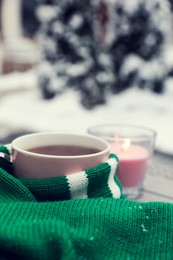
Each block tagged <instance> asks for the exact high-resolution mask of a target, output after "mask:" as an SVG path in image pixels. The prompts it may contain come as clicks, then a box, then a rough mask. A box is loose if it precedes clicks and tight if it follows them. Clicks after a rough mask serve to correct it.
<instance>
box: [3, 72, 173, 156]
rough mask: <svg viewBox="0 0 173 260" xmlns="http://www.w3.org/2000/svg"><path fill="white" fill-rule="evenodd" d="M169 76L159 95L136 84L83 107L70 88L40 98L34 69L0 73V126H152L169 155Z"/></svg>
mask: <svg viewBox="0 0 173 260" xmlns="http://www.w3.org/2000/svg"><path fill="white" fill-rule="evenodd" d="M172 99H173V80H171V79H169V80H168V81H167V84H166V91H165V93H164V94H163V95H157V94H155V93H153V92H150V91H144V90H140V89H138V88H137V87H133V88H130V89H128V90H127V91H125V92H122V93H120V94H116V95H111V96H110V95H108V96H107V104H106V105H102V106H97V107H96V108H94V109H93V110H86V109H85V108H83V107H82V105H81V104H80V96H79V93H78V92H77V91H75V90H73V89H67V90H66V91H65V92H63V93H62V94H60V95H59V96H56V97H55V98H53V99H51V100H43V99H42V96H41V92H40V90H39V87H38V86H37V79H36V73H35V70H34V69H33V70H31V71H28V72H25V73H12V74H8V75H4V76H2V75H1V76H0V126H4V125H7V126H8V127H9V128H10V129H11V130H12V129H15V130H16V129H26V130H33V131H59V132H62V131H65V132H76V133H86V132H87V129H88V128H89V127H90V126H92V125H96V124H106V123H111V124H113V123H115V124H116V123H125V124H135V125H141V126H145V127H149V128H152V129H154V130H155V131H156V132H157V138H156V150H158V151H160V152H163V153H166V154H170V155H173V138H172V133H173V102H172Z"/></svg>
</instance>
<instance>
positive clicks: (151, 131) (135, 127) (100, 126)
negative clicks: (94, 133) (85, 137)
mask: <svg viewBox="0 0 173 260" xmlns="http://www.w3.org/2000/svg"><path fill="white" fill-rule="evenodd" d="M104 127H124V128H125V127H130V128H134V129H139V130H140V129H141V130H142V129H143V130H145V131H148V133H150V134H151V136H156V135H157V132H156V130H154V129H153V128H151V127H146V126H142V125H137V124H125V123H117V124H116V123H107V124H97V125H92V126H90V127H89V128H88V129H87V132H88V133H89V134H91V132H90V131H91V130H93V129H97V128H98V129H99V128H102V129H103V128H104Z"/></svg>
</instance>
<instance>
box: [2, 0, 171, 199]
mask: <svg viewBox="0 0 173 260" xmlns="http://www.w3.org/2000/svg"><path fill="white" fill-rule="evenodd" d="M107 123H110V124H117V123H118V124H119V123H123V124H132V125H141V126H144V127H149V128H152V129H154V130H155V131H156V132H157V138H156V144H155V156H154V159H153V160H154V164H153V165H154V167H155V168H153V171H151V173H150V181H149V182H148V184H147V189H148V193H150V195H151V194H152V196H155V197H152V198H153V199H157V200H159V199H160V198H161V197H160V195H158V187H161V186H163V183H165V186H164V187H165V189H164V191H165V193H164V195H163V194H162V195H163V196H162V200H163V199H164V198H165V200H166V201H167V200H168V199H170V200H171V201H172V198H173V194H172V188H171V187H172V186H171V183H172V182H170V181H171V180H172V181H173V161H172V159H173V138H172V133H173V1H172V0H149V1H146V0H123V1H122V0H82V1H80V0H29V1H28V0H0V143H9V142H11V140H13V138H15V137H16V136H19V135H21V134H25V133H31V132H36V131H63V132H64V131H65V132H69V131H70V132H80V133H81V132H82V133H86V132H87V129H88V128H89V127H91V126H93V125H96V124H107ZM158 174H159V176H160V179H157V181H156V178H155V177H156V176H157V177H158ZM151 180H152V181H151ZM166 180H169V183H168V182H166ZM156 186H157V187H156ZM159 190H160V189H159ZM162 191H163V190H162ZM154 192H155V195H153V194H154ZM160 192H161V191H160ZM156 193H157V194H156ZM162 193H163V192H162ZM165 194H166V195H165ZM147 198H149V199H150V198H151V196H150V197H147Z"/></svg>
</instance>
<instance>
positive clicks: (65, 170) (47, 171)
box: [11, 132, 110, 179]
mask: <svg viewBox="0 0 173 260" xmlns="http://www.w3.org/2000/svg"><path fill="white" fill-rule="evenodd" d="M11 145H12V162H13V165H14V172H15V176H16V177H17V178H33V179H38V178H52V177H57V176H65V175H69V174H72V173H76V172H80V171H82V170H86V169H89V168H92V167H95V166H97V165H99V164H100V163H103V162H104V161H106V160H107V159H108V158H109V151H110V145H109V143H108V142H107V141H105V140H103V139H101V138H98V137H94V136H91V135H80V134H71V133H58V132H49V133H45V132H43V133H34V134H28V135H24V136H21V137H18V138H16V139H15V140H13V141H12V144H11ZM52 145H70V146H71V145H72V146H82V147H89V148H94V149H98V150H99V151H98V152H96V153H91V154H84V155H72V156H71V155H70V156H69V155H68V156H59V155H47V154H41V153H36V152H30V151H28V150H30V149H33V148H36V147H42V146H44V147H45V146H52Z"/></svg>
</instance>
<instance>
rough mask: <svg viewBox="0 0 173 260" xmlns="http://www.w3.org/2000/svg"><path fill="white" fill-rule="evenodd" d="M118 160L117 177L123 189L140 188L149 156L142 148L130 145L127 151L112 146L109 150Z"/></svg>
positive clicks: (118, 146)
mask: <svg viewBox="0 0 173 260" xmlns="http://www.w3.org/2000/svg"><path fill="white" fill-rule="evenodd" d="M110 152H111V153H115V154H116V155H117V157H118V159H119V168H118V172H117V176H118V178H119V180H120V182H121V184H122V186H123V187H127V188H130V187H137V186H141V184H142V182H143V180H144V178H145V175H146V171H147V167H148V158H149V154H148V151H147V149H145V148H144V147H141V146H138V145H133V144H131V145H130V147H129V148H128V149H127V150H123V149H122V146H120V145H117V144H114V145H112V146H111V149H110Z"/></svg>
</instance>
